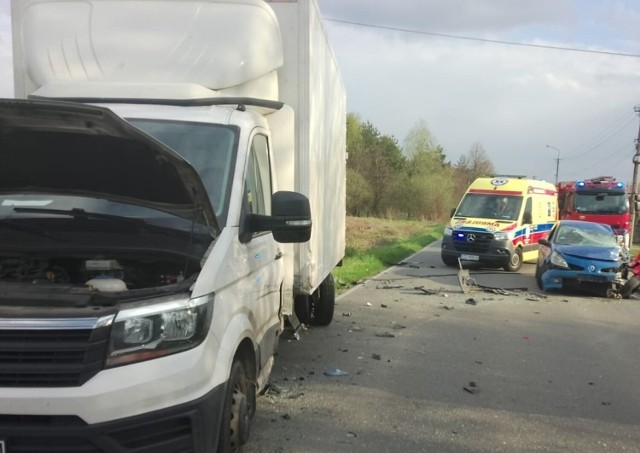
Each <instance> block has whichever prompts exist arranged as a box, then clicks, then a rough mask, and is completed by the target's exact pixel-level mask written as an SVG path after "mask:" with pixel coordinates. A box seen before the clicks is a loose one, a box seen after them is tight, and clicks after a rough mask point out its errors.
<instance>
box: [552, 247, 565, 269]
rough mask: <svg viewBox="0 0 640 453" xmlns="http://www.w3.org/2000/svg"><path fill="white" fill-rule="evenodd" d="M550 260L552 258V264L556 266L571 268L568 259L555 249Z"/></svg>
mask: <svg viewBox="0 0 640 453" xmlns="http://www.w3.org/2000/svg"><path fill="white" fill-rule="evenodd" d="M550 260H551V264H553V265H554V266H557V267H561V268H563V269H569V265H568V264H567V261H566V260H565V259H564V258H563V257H562V255H560V254H559V253H558V252H556V251H555V250H554V251H553V252H551V258H550Z"/></svg>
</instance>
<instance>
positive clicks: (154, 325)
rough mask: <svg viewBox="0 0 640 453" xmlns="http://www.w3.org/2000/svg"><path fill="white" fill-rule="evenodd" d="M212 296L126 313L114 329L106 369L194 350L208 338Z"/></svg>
mask: <svg viewBox="0 0 640 453" xmlns="http://www.w3.org/2000/svg"><path fill="white" fill-rule="evenodd" d="M212 311H213V295H210V296H204V297H200V298H197V299H190V298H189V297H185V296H184V295H180V296H173V297H170V298H167V299H164V298H163V299H161V300H157V301H156V303H152V304H147V305H143V306H138V307H134V308H129V309H124V310H122V311H120V312H119V313H118V315H117V316H116V319H115V321H114V323H113V327H112V328H111V337H110V338H109V352H108V355H107V363H106V365H107V367H113V366H119V365H125V364H129V363H134V362H141V361H143V360H150V359H155V358H158V357H162V356H166V355H169V354H175V353H176V352H181V351H185V350H187V349H191V348H194V347H196V346H198V345H199V344H200V343H202V340H204V338H205V337H206V335H207V330H208V329H209V324H210V322H211V312H212Z"/></svg>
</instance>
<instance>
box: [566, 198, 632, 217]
mask: <svg viewBox="0 0 640 453" xmlns="http://www.w3.org/2000/svg"><path fill="white" fill-rule="evenodd" d="M576 211H578V212H581V213H585V214H624V213H626V212H628V211H629V200H628V199H627V195H626V194H624V193H577V194H576Z"/></svg>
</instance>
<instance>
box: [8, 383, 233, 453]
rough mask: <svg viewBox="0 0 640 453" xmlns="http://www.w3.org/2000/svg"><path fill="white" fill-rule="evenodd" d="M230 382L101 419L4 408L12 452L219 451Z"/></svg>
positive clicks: (149, 452) (143, 452) (10, 451)
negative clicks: (151, 408)
mask: <svg viewBox="0 0 640 453" xmlns="http://www.w3.org/2000/svg"><path fill="white" fill-rule="evenodd" d="M224 394H225V385H224V384H222V385H219V386H217V387H216V388H214V389H213V390H212V391H210V392H209V393H207V394H206V395H204V396H203V397H202V398H199V399H197V400H195V401H192V402H189V403H185V404H181V405H179V406H174V407H170V408H167V409H163V410H159V411H156V412H151V413H147V414H144V415H138V416H135V417H128V418H123V419H119V420H113V421H109V422H103V423H98V424H93V425H91V424H87V423H86V422H84V421H83V420H82V419H80V418H79V417H75V416H43V415H33V416H31V415H10V411H11V409H10V408H2V414H1V415H0V441H4V444H5V448H6V453H26V452H29V453H52V452H61V453H62V452H64V453H68V452H77V453H132V452H135V453H159V452H162V453H182V452H186V451H189V452H193V453H214V452H215V451H216V448H217V447H216V446H217V443H218V434H219V429H220V423H221V417H222V408H223V406H224Z"/></svg>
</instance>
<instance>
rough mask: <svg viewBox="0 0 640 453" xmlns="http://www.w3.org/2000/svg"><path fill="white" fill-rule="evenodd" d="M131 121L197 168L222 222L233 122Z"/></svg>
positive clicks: (231, 160)
mask: <svg viewBox="0 0 640 453" xmlns="http://www.w3.org/2000/svg"><path fill="white" fill-rule="evenodd" d="M127 121H129V122H130V123H131V124H133V125H134V126H136V127H137V128H139V129H141V130H143V131H144V132H146V133H147V134H149V135H151V136H152V137H154V138H155V139H156V140H159V141H161V142H162V143H164V144H165V145H167V146H169V147H170V148H172V149H173V150H174V151H176V152H177V153H178V154H180V156H182V158H183V159H185V160H186V161H187V162H189V163H190V164H191V165H192V166H193V167H194V168H195V169H196V171H197V172H198V174H199V175H200V178H201V179H202V182H203V184H204V186H205V188H206V189H207V195H208V196H209V200H210V201H211V205H212V206H213V209H214V211H215V214H216V218H217V220H218V224H219V225H220V227H223V226H224V225H225V224H226V218H227V212H228V210H229V197H230V195H231V183H232V181H233V169H234V168H235V160H236V149H237V141H238V131H237V128H236V127H233V126H223V125H219V124H209V123H195V122H187V121H166V120H151V119H138V118H128V119H127Z"/></svg>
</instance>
